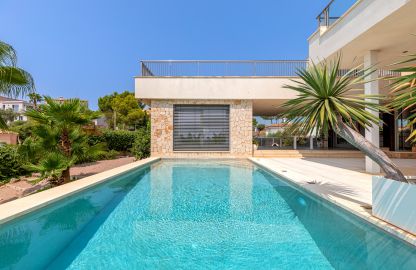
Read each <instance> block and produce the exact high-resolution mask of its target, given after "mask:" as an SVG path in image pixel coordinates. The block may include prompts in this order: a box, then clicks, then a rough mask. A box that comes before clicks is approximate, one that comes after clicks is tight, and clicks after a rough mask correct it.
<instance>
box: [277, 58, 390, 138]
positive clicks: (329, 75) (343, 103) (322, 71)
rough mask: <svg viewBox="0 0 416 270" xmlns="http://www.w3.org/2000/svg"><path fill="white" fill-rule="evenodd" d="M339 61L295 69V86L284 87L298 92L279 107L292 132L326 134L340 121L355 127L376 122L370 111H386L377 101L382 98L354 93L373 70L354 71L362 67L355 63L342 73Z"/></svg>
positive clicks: (377, 118) (376, 119) (377, 120)
mask: <svg viewBox="0 0 416 270" xmlns="http://www.w3.org/2000/svg"><path fill="white" fill-rule="evenodd" d="M340 63H341V57H338V58H337V59H336V60H334V61H332V62H327V61H322V62H321V63H319V64H315V63H311V64H310V66H309V67H308V68H307V69H305V70H299V71H298V72H297V75H298V76H299V79H295V80H292V81H293V82H294V85H285V86H284V87H285V88H287V89H290V90H293V91H295V92H297V94H298V95H297V97H296V98H294V99H292V100H289V101H287V102H285V103H284V104H283V106H282V107H283V109H284V110H285V112H284V113H282V114H281V117H283V118H287V119H288V122H290V123H291V124H292V125H291V128H290V130H291V132H294V133H301V134H310V133H312V132H315V133H316V134H318V133H320V132H323V133H325V134H327V133H328V130H329V129H330V128H334V127H336V126H337V124H338V122H339V121H342V122H344V123H345V124H347V125H348V126H350V127H353V128H354V129H355V128H356V124H359V125H361V126H363V127H366V126H370V125H372V124H373V123H375V124H379V122H380V119H379V117H378V116H376V115H375V114H373V112H378V111H387V110H386V108H385V107H383V106H381V105H379V103H378V101H379V100H381V99H382V98H383V97H382V96H380V95H364V94H356V93H355V92H357V90H362V89H359V88H358V87H359V86H360V85H362V84H363V83H365V82H366V78H367V76H368V75H370V74H371V73H372V72H374V71H372V70H363V71H362V72H358V73H357V70H360V69H362V67H361V66H358V67H356V68H353V69H351V70H348V71H347V72H342V71H341V69H340ZM341 73H342V74H341ZM366 109H368V110H366Z"/></svg>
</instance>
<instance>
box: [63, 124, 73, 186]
mask: <svg viewBox="0 0 416 270" xmlns="http://www.w3.org/2000/svg"><path fill="white" fill-rule="evenodd" d="M61 146H62V150H63V152H64V154H65V156H66V157H68V158H69V157H71V154H72V153H71V152H72V149H71V141H70V140H69V134H68V131H67V130H63V132H62V135H61ZM69 169H70V168H69V167H68V168H67V169H65V170H64V171H63V172H62V180H63V183H64V184H65V183H68V182H69V181H70V180H71V174H70V172H69Z"/></svg>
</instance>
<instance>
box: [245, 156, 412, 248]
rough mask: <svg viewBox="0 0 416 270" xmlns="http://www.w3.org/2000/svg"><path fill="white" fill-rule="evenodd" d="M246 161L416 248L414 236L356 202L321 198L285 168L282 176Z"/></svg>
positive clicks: (258, 159)
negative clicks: (374, 214)
mask: <svg viewBox="0 0 416 270" xmlns="http://www.w3.org/2000/svg"><path fill="white" fill-rule="evenodd" d="M248 160H250V161H251V162H253V163H254V164H255V165H257V166H259V167H260V168H263V169H265V170H267V171H269V172H271V173H273V174H275V175H277V176H279V177H281V178H284V179H285V180H287V181H289V182H290V183H291V184H293V185H294V186H295V187H297V188H299V189H300V190H303V191H305V192H309V193H312V194H313V195H315V196H318V197H319V198H321V199H324V200H326V201H328V202H330V203H333V204H335V205H336V206H338V207H340V208H342V209H344V210H346V211H347V212H348V213H351V214H353V215H355V216H357V217H359V218H361V219H363V220H364V221H366V222H368V223H370V224H372V225H374V226H376V227H378V228H380V229H381V230H383V231H385V232H386V233H388V234H390V235H392V236H394V237H396V238H399V239H401V240H403V241H405V242H407V243H408V244H410V245H412V246H415V247H416V235H414V234H412V233H409V232H407V231H405V230H402V229H400V228H399V227H396V226H394V225H392V224H390V223H388V222H386V221H384V220H381V219H379V218H377V217H375V216H373V215H372V214H371V213H370V212H369V211H368V210H366V209H364V208H363V207H362V206H361V205H360V204H358V203H356V202H352V201H349V202H348V203H347V202H346V201H345V200H342V199H336V198H334V197H326V196H323V194H322V193H319V192H317V191H315V190H313V189H310V188H308V184H307V183H304V182H302V181H301V180H296V179H297V177H298V176H297V175H296V173H295V172H290V171H288V170H287V168H285V170H286V171H285V172H284V174H283V173H282V172H280V171H279V170H278V168H273V167H271V166H268V165H267V164H263V163H262V162H261V159H260V158H253V157H249V158H248Z"/></svg>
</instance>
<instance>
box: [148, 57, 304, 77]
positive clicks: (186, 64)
mask: <svg viewBox="0 0 416 270" xmlns="http://www.w3.org/2000/svg"><path fill="white" fill-rule="evenodd" d="M306 66H307V61H306V60H252V61H250V60H157V61H156V60H149V61H141V76H143V77H149V76H150V77H152V76H155V77H295V76H296V72H297V71H298V70H299V69H305V68H306Z"/></svg>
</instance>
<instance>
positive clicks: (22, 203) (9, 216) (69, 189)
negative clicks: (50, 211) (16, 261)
mask: <svg viewBox="0 0 416 270" xmlns="http://www.w3.org/2000/svg"><path fill="white" fill-rule="evenodd" d="M160 159H161V158H159V157H150V158H146V159H142V160H139V161H135V162H133V163H129V164H126V165H123V166H120V167H117V168H114V169H111V170H106V171H103V172H100V173H97V174H94V175H91V176H88V177H85V178H82V179H80V180H76V181H73V182H70V183H68V184H65V185H61V186H58V187H54V188H51V189H48V190H45V191H42V192H39V193H35V194H32V195H29V196H26V197H23V198H19V199H16V200H13V201H10V202H6V203H4V204H1V205H0V225H2V224H4V223H6V222H9V221H11V220H13V219H15V218H18V217H20V216H23V215H25V214H27V213H30V212H32V211H35V210H37V209H39V208H42V207H45V206H47V205H49V204H52V203H54V202H56V201H59V200H61V199H64V198H66V197H68V196H71V195H73V194H76V193H78V192H81V191H83V190H85V189H87V188H90V187H93V186H95V185H98V184H100V183H103V182H106V181H108V180H110V179H112V178H113V177H115V176H118V175H121V174H123V173H126V172H128V171H131V170H133V169H138V168H142V167H145V166H147V165H150V164H152V163H154V162H157V161H159V160H160Z"/></svg>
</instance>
